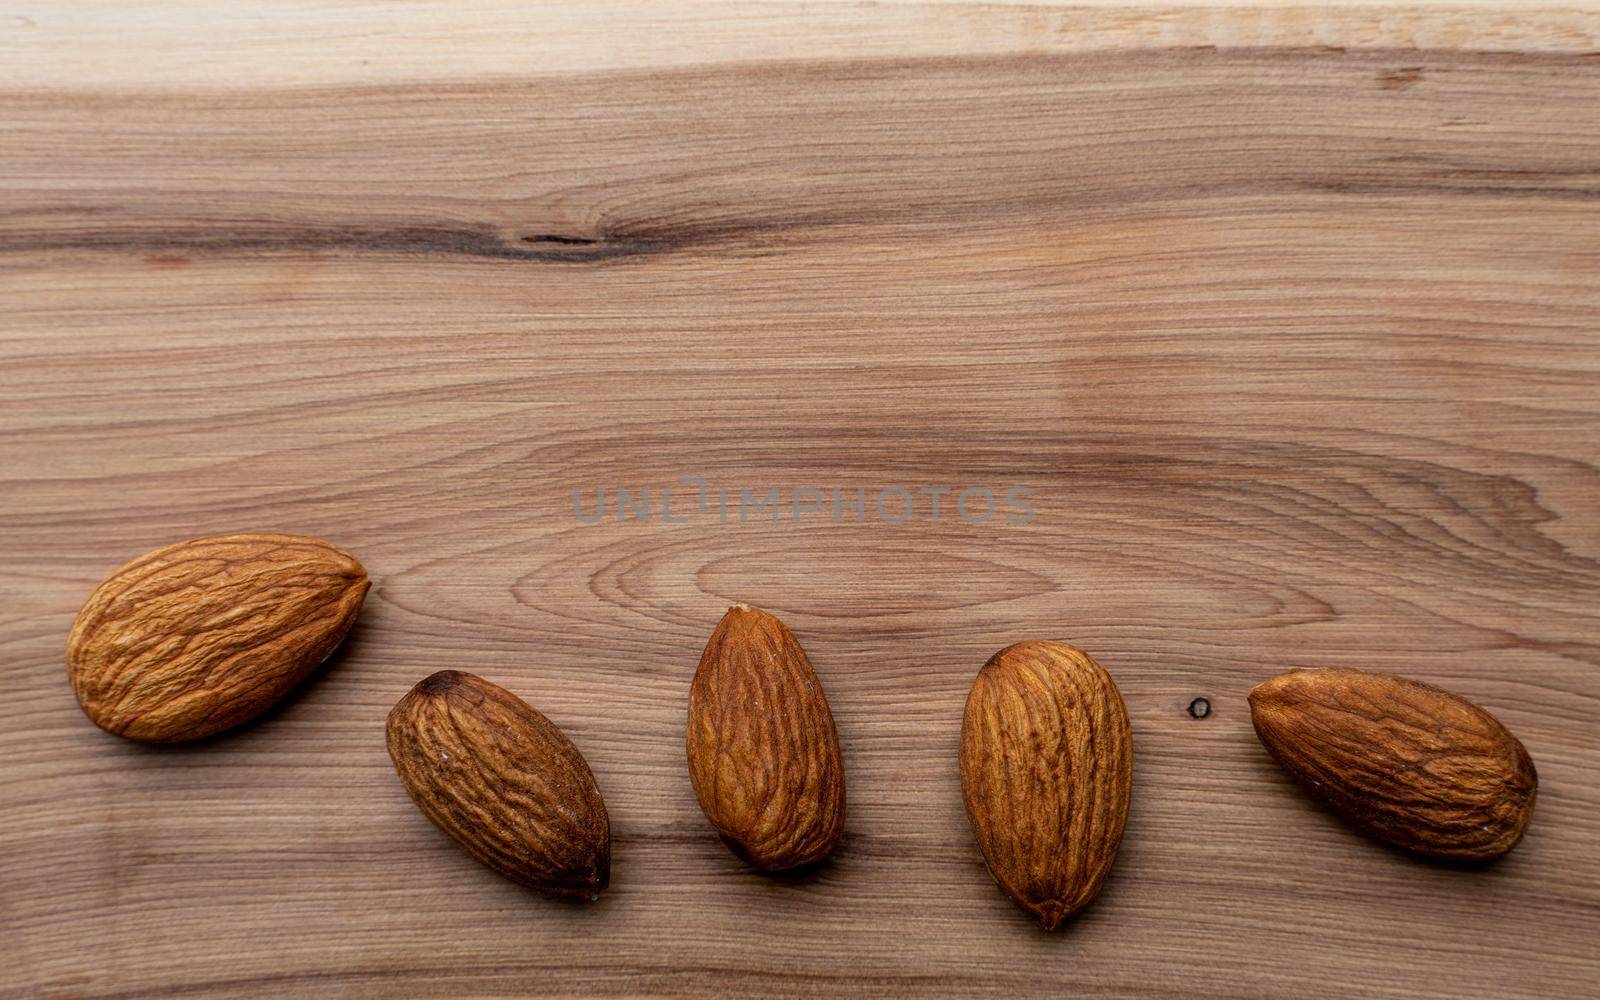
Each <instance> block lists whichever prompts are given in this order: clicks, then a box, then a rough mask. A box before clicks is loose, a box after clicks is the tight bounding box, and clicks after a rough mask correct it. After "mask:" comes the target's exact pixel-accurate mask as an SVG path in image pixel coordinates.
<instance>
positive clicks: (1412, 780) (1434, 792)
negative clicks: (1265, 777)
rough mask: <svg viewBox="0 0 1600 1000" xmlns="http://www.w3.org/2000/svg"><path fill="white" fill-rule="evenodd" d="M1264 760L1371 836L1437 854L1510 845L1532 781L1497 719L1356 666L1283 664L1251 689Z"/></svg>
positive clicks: (1498, 850) (1476, 855)
mask: <svg viewBox="0 0 1600 1000" xmlns="http://www.w3.org/2000/svg"><path fill="white" fill-rule="evenodd" d="M1250 718H1251V721H1252V722H1253V723H1254V724H1255V728H1256V735H1257V736H1259V737H1260V738H1261V742H1262V744H1263V745H1265V746H1266V748H1267V751H1268V752H1269V753H1271V754H1272V756H1273V758H1274V759H1275V760H1277V762H1278V763H1279V764H1280V765H1281V766H1282V767H1283V769H1284V770H1285V771H1287V772H1289V776H1290V777H1292V778H1293V779H1294V780H1295V781H1296V782H1298V783H1299V784H1300V786H1301V787H1302V788H1304V789H1305V790H1306V791H1307V792H1309V793H1310V794H1311V796H1312V797H1313V798H1315V799H1317V800H1319V801H1320V802H1322V803H1323V804H1324V805H1326V806H1327V807H1328V808H1330V809H1332V810H1333V811H1334V812H1335V813H1336V814H1338V815H1339V816H1340V817H1342V818H1343V819H1344V820H1345V821H1346V822H1348V823H1350V824H1351V825H1353V826H1355V827H1357V828H1359V829H1361V830H1364V831H1366V832H1367V833H1369V834H1371V835H1372V836H1374V837H1377V838H1378V839H1380V840H1385V841H1388V842H1389V843H1391V844H1395V845H1397V846H1399V847H1403V848H1406V849H1407V850H1411V851H1415V852H1417V853H1419V854H1426V855H1430V856H1432V857H1437V858H1453V859H1457V860H1468V861H1484V860H1488V859H1490V858H1496V857H1499V856H1500V855H1502V854H1504V853H1506V852H1507V851H1509V850H1511V848H1512V847H1513V846H1514V845H1515V844H1516V843H1517V841H1518V840H1519V839H1520V838H1521V837H1522V831H1523V830H1524V829H1525V828H1526V827H1527V825H1528V818H1529V816H1530V815H1532V812H1533V800H1534V795H1535V793H1536V791H1537V790H1538V784H1539V779H1538V775H1537V774H1535V772H1534V769H1533V761H1532V760H1530V759H1529V757H1528V751H1527V750H1525V749H1523V746H1522V744H1521V743H1520V742H1518V741H1517V738H1516V737H1515V736H1512V735H1511V733H1510V732H1508V731H1507V730H1506V727H1505V726H1502V725H1501V724H1500V722H1499V720H1497V719H1496V718H1495V717H1494V716H1492V715H1490V714H1489V713H1488V712H1485V711H1484V710H1483V709H1481V708H1479V707H1478V706H1476V705H1474V704H1472V703H1471V702H1469V701H1467V700H1465V699H1464V698H1460V697H1457V696H1456V695H1453V694H1451V693H1450V692H1448V691H1445V690H1442V689H1440V688H1436V687H1434V686H1432V685H1431V684H1423V683H1420V682H1418V681H1413V680H1407V679H1406V678H1404V677H1395V676H1393V675H1391V674H1378V673H1367V672H1364V671H1361V670H1345V669H1325V670H1291V671H1289V672H1288V673H1285V674H1279V675H1278V676H1276V677H1273V678H1271V679H1269V680H1266V681H1263V682H1262V683H1261V684H1260V685H1258V686H1257V687H1256V689H1255V690H1253V691H1251V692H1250Z"/></svg>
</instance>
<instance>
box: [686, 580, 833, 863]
mask: <svg viewBox="0 0 1600 1000" xmlns="http://www.w3.org/2000/svg"><path fill="white" fill-rule="evenodd" d="M688 750H689V777H690V780H691V781H692V782H693V784H694V791H695V795H696V796H698V797H699V799H700V808H701V809H703V810H704V811H705V814H706V818H707V819H709V820H710V821H711V825H712V826H714V827H716V829H717V832H718V833H719V834H721V835H722V839H723V841H724V842H725V843H726V844H727V845H728V846H729V848H730V849H732V850H733V852H734V853H735V854H736V855H738V856H739V857H740V858H742V859H744V860H745V861H747V862H748V863H749V864H751V865H752V866H754V867H756V868H758V869H762V870H766V871H780V870H783V869H786V868H795V867H798V866H800V865H805V864H810V863H812V862H816V861H820V860H821V859H823V858H825V857H827V856H828V855H829V854H830V853H832V852H833V849H834V846H835V845H836V844H837V843H838V842H839V837H840V835H841V834H842V833H843V832H844V766H843V762H842V761H841V758H840V754H839V737H838V734H837V733H836V732H835V730H834V725H833V714H832V713H831V712H830V711H829V710H828V699H827V698H826V697H825V696H824V695H823V693H822V683H821V682H820V681H819V680H817V675H816V672H815V671H814V670H813V669H812V667H811V661H810V660H809V659H808V658H807V657H806V653H805V650H803V649H801V648H800V642H799V640H797V639H796V638H795V637H794V633H792V632H790V631H789V629H788V627H786V626H785V625H784V624H783V622H781V621H779V620H778V618H777V617H776V616H774V615H771V614H768V613H767V612H765V611H761V610H758V609H755V608H748V607H745V606H744V605H736V606H734V607H733V608H730V609H729V610H728V613H727V614H725V615H723V617H722V621H721V622H719V623H718V624H717V628H716V631H715V632H713V633H712V635H711V641H710V642H708V643H706V648H705V652H704V653H703V654H702V655H701V657H700V667H699V669H698V670H696V671H695V675H694V683H693V685H692V686H691V688H690V692H689V745H688Z"/></svg>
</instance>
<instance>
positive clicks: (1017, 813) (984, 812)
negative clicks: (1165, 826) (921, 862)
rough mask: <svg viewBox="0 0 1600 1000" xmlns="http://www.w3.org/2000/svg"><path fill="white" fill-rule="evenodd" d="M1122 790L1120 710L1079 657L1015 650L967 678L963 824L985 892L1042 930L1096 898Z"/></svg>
mask: <svg viewBox="0 0 1600 1000" xmlns="http://www.w3.org/2000/svg"><path fill="white" fill-rule="evenodd" d="M1132 780H1133V736H1132V733H1131V731H1130V730H1129V727H1128V713H1127V709H1126V708H1124V706H1123V704H1122V696H1121V694H1120V693H1119V692H1118V691H1117V686H1116V684H1114V683H1113V682H1112V680H1111V676H1110V675H1109V674H1107V673H1106V672H1105V670H1103V669H1102V668H1101V667H1100V665H1099V664H1098V663H1096V662H1095V661H1094V659H1093V658H1092V657H1090V656H1089V654H1087V653H1085V652H1083V651H1082V650H1080V649H1075V648H1074V647H1072V646H1068V645H1066V644H1065V643H1060V642H1049V641H1033V642H1020V643H1017V644H1016V645H1014V646H1007V647H1006V648H1005V649H1002V650H1001V651H1000V652H998V653H996V654H994V656H993V657H992V658H990V660H989V662H988V663H986V664H984V666H983V669H982V670H980V671H979V672H978V677H977V680H976V681H974V682H973V685H972V692H971V693H970V694H969V695H968V696H967V712H966V719H965V721H964V722H963V724H962V727H961V788H962V791H963V793H964V794H965V796H966V801H967V817H968V818H969V819H970V820H971V821H972V833H973V836H974V837H975V838H976V839H977V841H978V848H979V850H981V851H982V852H983V858H984V861H985V862H986V863H987V864H988V866H989V872H990V874H991V875H993V876H994V880H995V883H996V884H997V885H999V886H1000V889H1001V891H1002V892H1004V893H1005V894H1006V895H1007V896H1009V897H1010V898H1011V899H1012V901H1013V902H1015V903H1016V904H1017V905H1018V906H1020V907H1022V908H1023V909H1024V910H1026V911H1028V912H1029V913H1031V914H1033V915H1034V916H1035V917H1037V918H1038V920H1039V922H1040V923H1041V924H1043V925H1044V928H1045V930H1051V931H1053V930H1055V929H1056V928H1057V927H1059V926H1061V923H1062V922H1063V921H1064V920H1066V918H1067V917H1069V916H1071V915H1072V914H1074V913H1076V912H1078V911H1079V910H1081V909H1083V908H1084V907H1085V906H1087V905H1089V902H1090V901H1091V900H1093V899H1094V897H1095V896H1096V895H1097V894H1099V892H1100V888H1101V886H1102V885H1103V884H1104V883H1105V880H1106V876H1107V875H1108V874H1110V872H1111V866H1112V864H1113V863H1114V862H1115V861H1116V859H1117V851H1118V849H1119V848H1120V846H1121V844H1122V831H1123V827H1124V826H1125V825H1126V824H1127V820H1128V802H1129V796H1130V792H1131V787H1132Z"/></svg>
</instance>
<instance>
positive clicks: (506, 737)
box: [388, 670, 611, 899]
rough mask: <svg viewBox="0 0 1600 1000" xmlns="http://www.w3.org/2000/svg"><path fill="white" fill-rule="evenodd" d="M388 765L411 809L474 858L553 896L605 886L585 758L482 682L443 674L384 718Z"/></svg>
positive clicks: (599, 804) (594, 796)
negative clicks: (406, 794) (391, 763)
mask: <svg viewBox="0 0 1600 1000" xmlns="http://www.w3.org/2000/svg"><path fill="white" fill-rule="evenodd" d="M388 738H389V756H390V757H392V758H394V767H395V770H396V771H397V772H398V773H399V775H400V781H401V783H402V784H404V785H405V786H406V791H407V792H409V793H410V795H411V800H412V801H413V802H415V803H416V804H417V808H419V809H421V810H422V812H423V814H424V815H426V816H427V817H428V818H429V819H430V820H432V821H433V822H434V824H435V825H436V826H438V827H439V829H441V830H443V831H444V832H445V833H447V834H449V835H450V836H451V837H452V838H453V839H454V840H455V842H456V843H458V844H460V845H461V847H462V848H463V849H465V850H466V852H467V853H468V854H470V855H472V856H473V857H474V858H477V859H478V860H479V861H481V862H482V863H483V864H485V865H487V866H489V867H490V868H492V869H494V870H495V871H497V872H499V873H500V874H501V875H504V876H505V877H506V878H508V879H510V880H511V881H513V882H516V883H519V884H521V885H525V886H528V887H529V888H533V889H538V890H541V891H543V892H548V893H551V894H552V895H556V896H564V897H569V898H575V899H595V898H597V897H598V896H599V895H600V890H601V889H604V888H605V887H606V885H607V883H608V882H609V881H610V879H611V827H610V824H609V822H608V821H607V819H606V805H605V802H604V801H602V800H601V798H600V789H599V787H598V786H596V785H595V781H594V775H593V774H592V773H591V772H590V771H589V765H588V763H587V762H585V761H584V759H583V754H581V753H579V752H578V748H577V747H575V746H573V745H572V741H570V740H568V739H567V737H566V735H565V734H563V733H562V732H561V730H559V729H557V728H556V726H555V724H554V723H552V722H551V721H550V720H549V719H546V718H545V717H544V716H543V715H540V714H539V713H538V712H537V711H535V710H534V709H533V708H531V707H530V706H529V705H528V704H527V703H526V702H523V701H522V700H521V699H519V698H517V697H516V696H515V695H513V694H512V693H511V692H509V691H507V690H505V689H504V688H502V687H499V686H497V685H495V684H491V683H489V682H488V681H486V680H484V679H483V678H481V677H475V676H473V675H472V674H467V673H462V672H461V671H458V670H441V671H439V672H438V673H436V674H433V675H432V676H430V677H427V678H425V679H423V680H422V681H421V682H419V683H418V684H417V686H416V687H414V688H412V689H411V691H410V693H408V694H407V695H406V696H405V697H404V698H401V699H400V701H399V703H397V704H396V705H395V706H394V709H393V710H391V711H390V712H389V725H388Z"/></svg>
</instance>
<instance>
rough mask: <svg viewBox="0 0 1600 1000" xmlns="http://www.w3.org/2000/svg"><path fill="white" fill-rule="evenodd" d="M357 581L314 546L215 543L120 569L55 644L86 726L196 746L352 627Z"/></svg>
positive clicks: (344, 558) (285, 538)
mask: <svg viewBox="0 0 1600 1000" xmlns="http://www.w3.org/2000/svg"><path fill="white" fill-rule="evenodd" d="M367 587H368V580H367V572H366V570H364V569H363V568H362V567H361V563H359V562H357V561H356V558H355V556H352V555H351V554H350V553H348V552H346V551H345V550H344V549H341V548H339V547H338V546H336V545H330V544H329V543H327V542H324V541H321V540H319V539H315V538H299V537H295V536H292V535H265V534H245V535H217V536H214V537H211V538H197V539H194V540H192V541H187V542H179V543H178V544H176V545H169V546H167V547H166V548H164V549H157V550H156V551H154V552H151V553H150V554H149V555H146V556H142V557H140V558H138V559H135V560H134V561H133V562H130V563H128V564H127V565H126V566H123V567H122V568H121V569H119V570H117V571H116V572H115V573H113V574H111V576H110V577H108V578H107V579H106V581H105V582H104V583H102V584H100V586H99V587H98V588H97V589H96V590H95V592H94V593H93V594H92V595H91V596H90V597H89V601H88V603H87V604H85V605H84V606H83V610H82V611H80V612H78V618H77V620H76V621H75V622H73V624H72V634H71V635H70V636H69V637H68V638H67V675H68V677H69V678H70V679H71V681H72V689H73V691H74V692H75V693H76V694H77V696H78V703H79V704H80V705H82V706H83V710H84V712H86V713H88V716H89V718H90V719H92V720H93V721H94V724H95V725H97V726H99V727H100V728H101V729H104V730H106V731H107V732H110V733H116V734H117V735H119V736H126V737H127V738H129V739H132V740H142V741H146V742H152V743H171V742H181V741H184V740H196V739H200V738H202V737H205V736H210V735H212V734H213V733H218V732H221V731H222V730H224V729H230V728H232V727H234V726H237V725H239V724H240V723H242V722H246V721H249V720H250V719H253V718H255V717H256V716H258V715H260V714H261V713H262V712H265V711H266V710H267V709H268V708H271V707H272V705H273V704H275V703H276V702H277V701H278V700H279V699H281V698H282V697H283V696H284V695H286V694H288V693H289V691H290V690H291V689H293V688H294V687H295V685H297V684H299V683H300V682H301V681H303V680H304V679H305V678H306V676H307V675H308V674H310V673H311V672H312V671H313V670H315V669H316V667H317V665H318V664H320V663H321V662H322V661H323V660H325V659H326V658H327V657H328V655H329V654H330V653H332V652H333V650H334V648H335V647H337V646H338V645H339V643H340V642H341V641H342V640H343V639H344V637H345V634H346V633H348V632H349V631H350V627H351V626H352V625H354V624H355V620H356V615H357V614H358V613H359V612H360V610H361V602H362V600H363V599H364V598H365V597H366V594H367Z"/></svg>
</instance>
